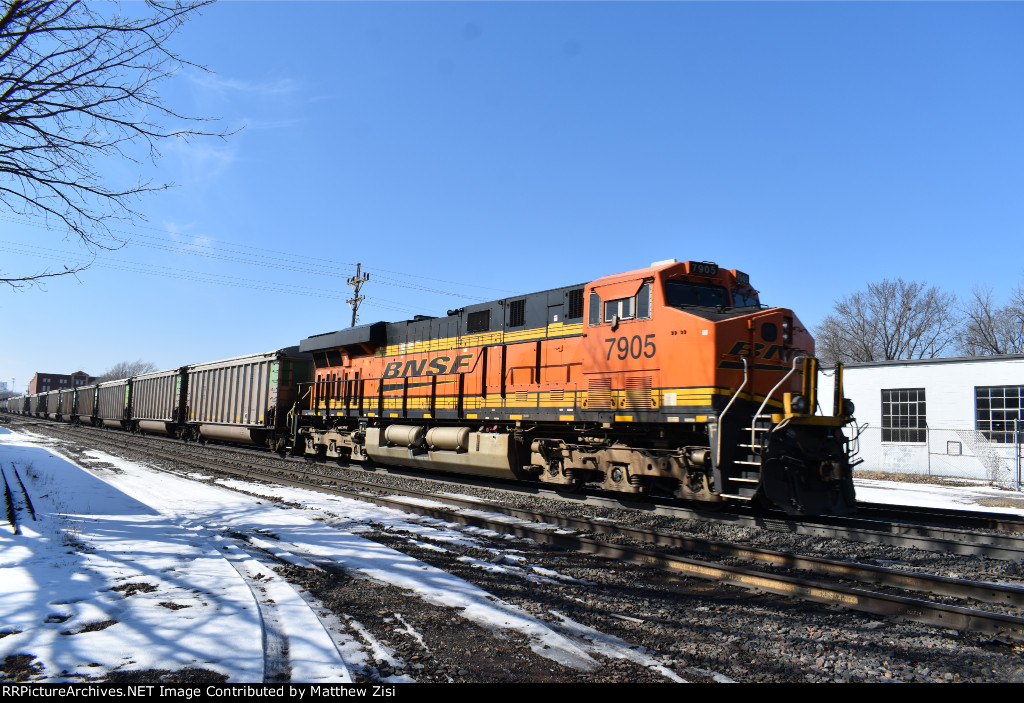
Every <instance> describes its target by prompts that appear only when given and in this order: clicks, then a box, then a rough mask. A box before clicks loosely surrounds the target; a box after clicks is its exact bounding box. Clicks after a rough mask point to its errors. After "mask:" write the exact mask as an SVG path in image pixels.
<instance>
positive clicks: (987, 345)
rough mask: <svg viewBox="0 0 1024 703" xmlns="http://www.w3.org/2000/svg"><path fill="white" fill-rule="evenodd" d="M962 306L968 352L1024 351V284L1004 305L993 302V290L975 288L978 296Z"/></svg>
mask: <svg viewBox="0 0 1024 703" xmlns="http://www.w3.org/2000/svg"><path fill="white" fill-rule="evenodd" d="M962 310H963V316H964V324H963V331H962V333H961V338H960V350H961V351H962V352H963V353H964V354H970V355H976V354H1019V353H1024V286H1018V287H1017V290H1016V291H1014V292H1013V295H1012V297H1011V299H1010V302H1009V304H1007V305H1004V306H1003V307H996V306H995V304H994V303H993V302H992V291H991V290H982V289H979V288H975V289H974V298H973V299H972V300H971V301H970V302H968V303H967V304H966V305H964V306H963V308H962Z"/></svg>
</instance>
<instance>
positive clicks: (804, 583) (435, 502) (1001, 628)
mask: <svg viewBox="0 0 1024 703" xmlns="http://www.w3.org/2000/svg"><path fill="white" fill-rule="evenodd" d="M157 453H158V454H162V455H164V458H167V459H170V460H174V461H182V460H183V457H182V455H181V453H180V452H177V453H175V452H169V453H168V452H163V451H159V452H157ZM184 460H187V461H188V462H189V463H190V464H193V465H199V466H203V467H206V468H209V469H211V470H216V471H223V472H227V473H233V474H236V475H242V476H245V477H250V478H251V477H253V474H254V473H255V474H259V475H260V476H263V477H272V478H273V479H274V480H275V481H277V482H280V483H285V484H288V485H293V486H298V487H304V488H312V489H315V490H324V489H327V490H330V491H331V492H334V493H337V494H340V495H343V496H344V497H348V498H352V499H355V500H360V501H363V502H371V503H374V504H375V505H378V506H381V507H389V508H394V509H397V510H401V511H404V512H412V513H415V514H418V515H423V516H427V517H432V518H436V519H441V520H446V521H449V522H454V523H457V524H464V525H468V526H474V527H481V528H485V529H491V530H495V531H497V532H500V533H502V534H510V535H515V536H518V537H525V538H529V539H532V540H534V541H536V542H538V543H541V544H549V545H553V546H557V547H560V548H563V549H568V550H572V551H578V552H582V553H587V554H592V555H595V556H600V557H604V558H610V559H614V560H618V561H627V562H630V563H634V564H641V565H647V566H652V567H655V568H658V569H661V570H663V571H667V572H669V573H672V574H675V575H683V576H692V577H696V578H702V579H706V580H713V581H717V582H720V583H725V584H729V585H733V586H738V587H742V588H747V589H751V590H755V591H766V592H771V593H776V594H779V595H783V596H788V597H796V598H800V599H803V600H808V601H812V602H817V603H826V604H833V605H840V606H843V607H846V608H848V609H851V610H856V611H861V612H867V613H872V614H876V615H885V616H891V617H901V618H904V619H907V620H911V621H914V622H919V623H923V624H927V625H932V626H938V627H947V628H951V629H956V630H961V631H968V632H977V633H983V634H986V635H990V636H994V637H1003V638H1006V639H1009V640H1013V641H1022V642H1024V618H1020V617H1016V616H1012V615H1004V614H1000V613H992V612H988V611H982V610H976V609H971V608H965V607H961V606H956V605H948V604H944V603H936V602H932V601H926V600H920V599H915V598H909V597H906V596H901V595H895V594H885V593H877V592H872V591H867V590H864V589H861V588H856V587H851V586H843V585H836V584H827V583H824V582H821V581H817V580H813V579H809V578H803V577H796V576H790V575H784V574H772V573H767V572H762V571H755V570H752V569H748V568H745V567H738V566H730V565H724V564H718V563H711V562H706V561H701V560H698V559H693V558H689V557H683V556H678V555H672V554H666V553H663V552H656V551H653V550H650V549H644V548H639V547H632V546H627V545H618V544H611V543H608V542H602V541H598V540H594V539H590V538H586V537H580V536H577V535H569V534H565V533H562V532H558V531H557V530H552V529H550V528H545V527H544V526H538V525H536V524H523V523H520V522H515V521H506V520H497V519H495V518H494V517H493V513H502V514H505V515H507V516H508V517H513V518H516V519H517V520H519V519H529V520H531V521H533V520H537V519H542V520H544V522H546V523H548V525H550V526H551V527H577V526H578V528H581V529H582V528H586V529H590V530H600V531H613V532H617V533H626V534H628V535H632V536H640V535H659V533H655V532H652V531H646V530H637V529H635V528H624V527H622V526H619V525H603V526H602V525H600V523H590V522H588V521H581V520H575V519H572V518H565V517H561V516H556V515H550V514H547V513H542V512H540V511H527V510H522V509H515V508H506V507H504V506H495V505H492V504H490V503H487V502H479V501H472V500H468V499H459V498H454V497H452V496H443V497H438V496H436V495H431V494H422V493H419V492H414V491H409V492H407V493H409V494H411V495H405V496H401V495H399V496H396V495H394V494H395V493H398V491H395V490H392V489H381V488H380V487H379V486H373V488H376V489H378V490H387V491H388V492H389V493H391V495H386V496H385V495H368V494H366V492H365V489H366V488H367V487H368V486H367V485H366V484H362V483H360V482H358V481H349V480H347V479H341V478H339V477H334V476H326V475H324V474H318V473H313V472H308V471H302V470H299V469H297V468H286V467H281V468H275V467H267V466H260V465H254V464H252V463H250V462H244V461H238V460H232V461H230V462H225V460H224V459H216V460H206V459H200V458H197V457H186V458H184ZM225 463H236V464H239V465H241V466H239V467H236V468H229V467H226V466H225ZM285 474H288V475H285ZM308 477H313V478H314V479H315V480H310V479H309V478H308ZM325 482H326V483H330V484H334V485H333V486H331V485H329V486H325V485H324V483H325ZM338 484H353V485H354V487H355V488H358V490H349V489H346V488H341V487H339V485H338ZM452 504H454V506H455V509H453V507H452ZM467 508H474V509H475V510H477V511H481V512H477V513H476V514H467V513H466V512H463V511H464V510H466V509H467ZM486 513H492V515H490V516H489V515H487V514H486ZM669 539H670V540H671V541H674V542H675V543H676V546H684V547H685V546H688V547H691V548H697V547H701V548H702V549H704V550H706V551H713V552H714V551H718V550H721V551H720V552H719V553H728V554H729V555H731V556H746V557H747V558H756V559H759V560H762V561H767V562H769V563H772V564H773V565H776V566H786V567H788V568H812V569H818V570H819V571H821V572H822V573H832V574H837V575H840V576H843V577H847V578H858V579H866V580H874V581H875V582H876V583H882V584H883V585H887V586H893V587H900V588H906V589H921V590H927V591H930V592H935V593H938V594H940V595H954V596H957V597H970V598H975V599H981V600H986V601H987V602H995V603H1003V604H1010V605H1019V604H1020V603H1022V602H1024V590H1022V589H1018V588H1014V587H1009V586H999V585H997V584H987V583H984V584H979V583H977V582H969V581H960V580H957V579H949V578H944V577H933V576H927V575H921V574H912V573H908V572H901V571H898V570H895V569H886V568H883V567H873V566H868V565H862V564H847V563H845V562H829V560H823V559H818V558H815V557H800V556H797V555H792V554H787V553H785V552H775V551H773V550H758V549H754V548H750V547H741V546H739V545H730V544H729V543H724V542H715V541H713V540H701V539H699V538H684V537H675V536H670V537H669ZM965 593H969V595H965Z"/></svg>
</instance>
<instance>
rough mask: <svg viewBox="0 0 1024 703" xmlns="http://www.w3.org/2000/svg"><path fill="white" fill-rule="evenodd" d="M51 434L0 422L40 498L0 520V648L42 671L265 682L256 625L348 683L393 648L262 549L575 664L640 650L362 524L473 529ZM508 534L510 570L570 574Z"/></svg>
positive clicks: (296, 663) (436, 540)
mask: <svg viewBox="0 0 1024 703" xmlns="http://www.w3.org/2000/svg"><path fill="white" fill-rule="evenodd" d="M56 446H57V445H56V443H55V442H54V441H53V440H50V439H49V438H46V437H41V436H37V435H32V434H30V433H26V432H16V433H13V432H11V431H10V430H7V429H4V428H0V467H2V468H3V469H4V471H5V473H6V474H8V475H9V478H8V480H9V481H10V482H11V483H12V485H13V486H14V489H13V490H14V491H15V493H16V494H18V493H19V489H18V488H17V483H16V480H15V479H14V477H13V476H10V475H11V474H13V473H14V469H15V468H16V469H17V473H18V476H20V478H21V479H22V480H23V481H24V483H25V484H26V486H27V489H28V493H29V495H30V496H31V499H32V502H33V503H34V507H35V511H36V520H35V521H33V520H32V519H31V518H30V517H29V515H28V513H27V511H25V510H23V509H22V510H19V514H20V518H21V521H22V528H21V534H12V531H11V529H10V528H9V526H8V525H6V524H4V525H3V526H0V568H2V570H3V578H2V580H0V660H2V659H4V658H5V657H8V656H11V655H17V654H31V655H32V656H34V657H35V658H36V660H35V662H34V664H35V665H36V666H38V667H40V676H39V678H46V679H47V680H49V681H79V680H84V679H86V678H100V677H103V676H104V675H105V674H107V673H108V672H113V671H131V670H146V669H171V670H176V669H179V668H205V669H211V670H214V671H217V672H220V673H222V674H223V675H224V676H225V677H226V678H227V679H228V681H230V682H259V681H263V680H264V678H265V677H271V678H272V677H273V676H274V675H275V674H277V673H281V672H278V671H276V670H275V668H274V667H275V666H281V667H283V666H284V664H282V662H277V663H276V664H275V662H274V660H273V658H271V659H270V660H268V661H267V662H265V660H264V655H263V651H264V642H263V640H264V635H263V634H261V622H263V623H264V624H266V625H267V626H268V629H269V630H270V632H271V635H272V636H271V638H270V639H271V640H273V638H274V637H275V636H276V637H278V639H280V640H281V641H282V642H284V643H286V645H287V646H285V647H284V648H283V651H289V652H290V653H291V659H290V662H285V664H287V665H290V666H291V679H292V680H293V681H314V682H316V681H339V682H345V681H351V674H350V670H349V669H350V667H354V666H360V665H361V664H362V663H363V662H364V661H365V660H366V659H367V658H368V657H370V656H372V657H374V658H377V659H383V658H387V657H389V656H391V655H390V654H389V653H388V652H387V651H386V649H384V648H382V646H381V645H380V643H377V642H374V641H373V640H372V638H371V637H370V636H369V633H366V634H365V635H364V636H363V637H362V640H363V641H357V640H354V638H352V637H351V636H349V635H347V634H346V633H345V631H344V629H343V628H340V627H339V624H338V623H337V621H334V622H333V623H332V622H330V621H327V622H324V621H323V620H320V619H318V616H317V615H315V614H314V613H315V612H316V611H319V610H321V609H320V608H317V607H316V604H315V603H309V602H308V601H310V599H311V598H312V597H311V596H310V594H308V593H298V592H296V590H295V589H294V588H293V587H292V586H291V585H289V584H288V583H286V582H285V581H284V580H283V579H280V578H279V577H277V575H276V574H275V573H274V572H273V571H272V570H271V568H270V567H271V565H272V560H271V558H270V557H271V556H273V558H275V559H280V560H283V561H287V562H290V563H294V564H299V565H302V566H307V567H314V568H315V567H316V566H317V565H318V564H326V563H331V564H334V565H337V566H341V567H342V568H344V569H346V570H347V571H348V572H349V573H351V574H353V575H355V576H362V577H365V578H369V579H373V580H376V581H378V582H383V583H387V584H391V585H395V586H398V587H401V588H403V589H406V590H408V591H410V592H412V593H413V594H415V595H418V596H419V597H422V598H423V599H424V600H426V601H427V602H430V603H432V604H434V605H435V606H436V607H438V608H453V609H455V610H453V611H452V612H453V614H456V613H457V614H459V615H460V616H461V617H464V618H467V619H469V620H471V621H473V622H474V623H476V624H478V625H482V626H485V627H488V628H492V629H496V630H510V631H516V632H520V633H523V634H525V635H527V636H528V637H529V638H530V641H531V647H532V649H533V650H534V651H535V652H536V653H537V654H539V655H541V656H544V657H547V658H550V659H552V660H554V661H557V662H559V663H561V664H563V665H566V666H571V667H574V668H577V669H579V670H581V671H589V670H593V669H594V668H596V667H597V666H598V662H597V661H596V660H595V659H594V658H593V657H592V656H591V655H593V654H600V655H602V656H611V657H623V658H630V659H633V660H636V658H637V657H638V656H641V655H639V654H638V653H637V651H636V650H635V649H633V648H631V647H630V646H629V645H628V643H625V642H622V641H621V640H614V639H610V638H601V637H597V636H595V634H594V633H592V632H586V633H584V634H581V632H582V630H581V629H580V627H579V626H576V625H573V624H571V623H570V624H566V623H565V622H564V621H562V626H561V627H559V626H552V625H550V624H548V623H545V622H543V621H541V620H538V619H536V618H535V617H533V616H531V615H529V614H528V613H526V612H524V611H522V610H520V609H518V608H516V607H514V606H512V605H510V604H508V603H504V602H502V601H500V600H497V599H495V598H494V597H493V596H491V595H489V594H488V593H487V592H485V591H484V590H482V589H481V588H479V587H477V586H475V585H473V584H470V583H468V582H466V581H464V580H462V579H459V578H457V577H455V576H453V575H451V574H449V573H447V572H444V571H442V570H439V569H437V568H435V567H432V566H430V565H428V564H425V563H423V562H420V561H418V560H416V559H413V558H411V557H409V556H407V555H405V554H402V553H401V552H398V551H395V550H393V549H390V548H388V547H385V546H383V545H381V544H378V543H376V542H373V541H371V540H369V539H366V538H365V537H361V536H360V535H359V533H360V532H366V531H369V530H371V529H373V530H379V529H385V530H401V531H403V532H406V533H410V534H412V535H416V536H419V537H421V538H423V539H429V540H430V543H432V544H433V545H435V546H436V545H438V544H441V545H444V544H450V545H464V544H475V543H478V541H479V540H478V538H477V537H476V536H475V535H477V534H482V531H480V530H475V529H473V528H463V527H460V526H457V525H452V524H449V523H445V522H443V521H440V520H436V519H432V518H425V517H421V516H414V515H410V514H406V513H402V512H400V511H397V510H390V509H386V508H379V507H376V506H372V505H370V504H367V503H361V502H358V501H352V500H348V499H344V498H341V497H334V496H327V495H323V494H319V493H315V492H312V491H307V490H303V489H298V488H286V487H279V486H266V485H261V484H257V483H249V482H245V481H238V480H231V481H225V482H224V484H226V485H217V484H211V483H208V482H197V481H192V480H188V479H185V478H182V477H179V476H176V475H171V474H169V473H166V472H162V471H159V470H156V469H153V468H150V467H146V466H144V465H140V464H136V463H133V462H130V461H126V460H123V459H118V458H116V457H113V456H109V455H106V454H103V453H102V452H96V451H90V452H87V453H86V459H85V460H83V461H82V463H83V464H85V466H84V467H83V466H79V465H77V464H75V463H74V462H72V461H70V460H69V459H67V458H65V457H63V456H61V454H60V453H59V451H58V450H57V449H56ZM228 485H230V486H231V487H234V488H240V489H242V490H244V491H246V492H247V494H243V493H239V492H237V491H234V490H230V489H229V488H228V487H227V486H228ZM19 500H20V498H19ZM283 501H286V502H287V503H289V504H290V506H302V507H289V506H285V505H282V502H283ZM371 525H372V526H373V527H372V528H371ZM238 535H244V536H245V537H247V538H248V539H236V537H237V536H238ZM516 542H517V540H510V541H509V545H510V546H509V549H508V552H507V554H506V556H507V559H506V564H507V565H508V567H509V569H508V574H509V577H510V578H528V579H531V580H533V579H538V577H541V578H547V579H565V578H567V577H565V576H563V575H560V574H557V573H555V572H551V571H541V570H539V569H536V568H534V567H533V566H531V565H530V564H529V563H527V561H526V560H525V559H523V558H522V557H519V556H517V554H516V550H515V544H516ZM268 604H271V605H272V607H271V606H268ZM260 606H263V608H264V610H263V612H262V613H261V609H260ZM268 607H269V610H267V608H268ZM347 621H348V624H349V625H350V626H351V627H352V629H355V630H356V631H359V630H360V628H359V625H358V622H356V621H355V620H354V619H352V618H347ZM570 625H571V626H570ZM271 644H273V643H271ZM283 656H286V655H283ZM655 664H656V663H655V662H653V660H652V662H651V665H652V666H654V665H655ZM265 667H267V669H265ZM666 677H667V678H669V679H671V678H673V677H671V676H668V674H667V673H666Z"/></svg>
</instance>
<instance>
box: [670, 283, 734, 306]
mask: <svg viewBox="0 0 1024 703" xmlns="http://www.w3.org/2000/svg"><path fill="white" fill-rule="evenodd" d="M665 304H666V305H668V306H670V307H673V308H685V307H692V306H699V307H708V308H713V307H717V306H719V305H721V306H723V307H725V306H728V305H729V294H728V293H727V292H726V290H725V288H723V287H722V286H714V285H708V284H705V283H690V282H689V281H673V280H668V281H665Z"/></svg>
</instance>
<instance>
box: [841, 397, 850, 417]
mask: <svg viewBox="0 0 1024 703" xmlns="http://www.w3.org/2000/svg"><path fill="white" fill-rule="evenodd" d="M842 408H843V409H842V413H843V415H844V416H846V417H853V401H852V400H850V399H849V398H843V402H842Z"/></svg>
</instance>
